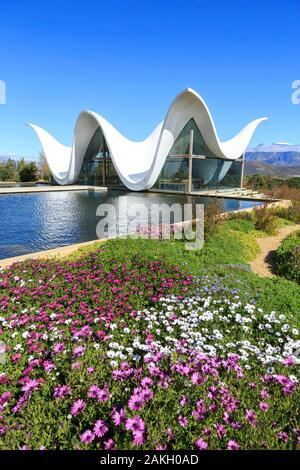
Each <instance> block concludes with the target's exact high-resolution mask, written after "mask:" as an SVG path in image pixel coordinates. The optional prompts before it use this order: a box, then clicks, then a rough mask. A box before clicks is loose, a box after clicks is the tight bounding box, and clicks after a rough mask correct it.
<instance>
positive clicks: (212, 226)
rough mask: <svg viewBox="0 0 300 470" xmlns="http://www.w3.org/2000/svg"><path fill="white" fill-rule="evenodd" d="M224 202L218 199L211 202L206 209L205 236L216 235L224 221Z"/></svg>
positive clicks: (206, 237) (206, 238)
mask: <svg viewBox="0 0 300 470" xmlns="http://www.w3.org/2000/svg"><path fill="white" fill-rule="evenodd" d="M221 207H222V202H221V201H220V200H218V199H215V200H212V201H211V202H209V203H208V204H207V205H206V206H205V209H204V238H205V240H208V239H209V238H211V237H212V236H213V235H215V234H216V233H217V232H218V230H219V228H220V227H221V225H222V224H223V222H224V219H223V217H222V213H221Z"/></svg>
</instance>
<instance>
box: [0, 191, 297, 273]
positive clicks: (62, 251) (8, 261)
mask: <svg viewBox="0 0 300 470" xmlns="http://www.w3.org/2000/svg"><path fill="white" fill-rule="evenodd" d="M290 202H291V201H289V200H281V201H276V202H272V203H270V205H272V206H274V207H287V206H288V205H289V204H290ZM253 209H254V207H247V208H245V209H237V210H236V211H234V213H239V212H250V211H253ZM232 213H233V212H232V211H227V212H223V213H222V214H221V217H227V216H228V215H229V214H232ZM114 238H116V237H107V238H100V239H99V238H97V239H95V240H90V241H86V242H81V243H74V244H71V245H65V246H61V247H57V248H51V249H50V250H42V251H36V252H33V253H27V254H25V255H20V256H13V257H11V258H4V259H0V269H1V268H7V267H9V266H11V265H12V264H14V263H18V262H21V261H26V260H28V259H45V260H46V259H54V258H57V257H58V258H64V257H66V256H69V255H70V254H72V253H74V252H75V251H78V250H80V249H81V248H84V247H86V246H89V245H93V244H96V243H105V242H107V241H108V240H112V239H114Z"/></svg>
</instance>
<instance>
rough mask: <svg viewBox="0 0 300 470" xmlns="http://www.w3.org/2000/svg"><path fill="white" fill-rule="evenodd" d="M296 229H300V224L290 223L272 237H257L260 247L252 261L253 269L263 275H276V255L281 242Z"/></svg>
mask: <svg viewBox="0 0 300 470" xmlns="http://www.w3.org/2000/svg"><path fill="white" fill-rule="evenodd" d="M295 230H300V225H288V226H286V227H282V228H280V229H279V230H278V233H277V235H274V236H272V237H264V238H257V239H256V241H257V243H258V244H259V247H260V253H259V255H258V256H257V257H256V258H255V259H254V260H253V261H252V262H251V263H250V266H251V269H252V271H254V272H255V273H256V274H258V275H259V276H262V277H272V276H275V272H274V268H275V266H274V265H275V263H274V256H275V251H276V250H277V248H278V247H279V245H280V243H281V242H282V241H283V240H284V239H285V238H286V237H287V236H288V235H290V234H291V233H292V232H295Z"/></svg>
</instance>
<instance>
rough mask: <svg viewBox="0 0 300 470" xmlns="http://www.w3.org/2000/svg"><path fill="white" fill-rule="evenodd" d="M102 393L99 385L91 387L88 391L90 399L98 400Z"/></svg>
mask: <svg viewBox="0 0 300 470" xmlns="http://www.w3.org/2000/svg"><path fill="white" fill-rule="evenodd" d="M99 392H100V388H99V387H98V385H91V386H90V387H89V390H88V397H89V398H97V397H98V394H99Z"/></svg>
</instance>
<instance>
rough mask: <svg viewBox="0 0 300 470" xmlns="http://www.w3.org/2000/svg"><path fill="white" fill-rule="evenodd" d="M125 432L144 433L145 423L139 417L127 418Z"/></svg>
mask: <svg viewBox="0 0 300 470" xmlns="http://www.w3.org/2000/svg"><path fill="white" fill-rule="evenodd" d="M125 428H126V429H127V431H133V432H136V431H144V430H145V423H144V421H143V420H142V418H141V417H140V416H135V417H134V418H128V419H127V421H126V424H125Z"/></svg>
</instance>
